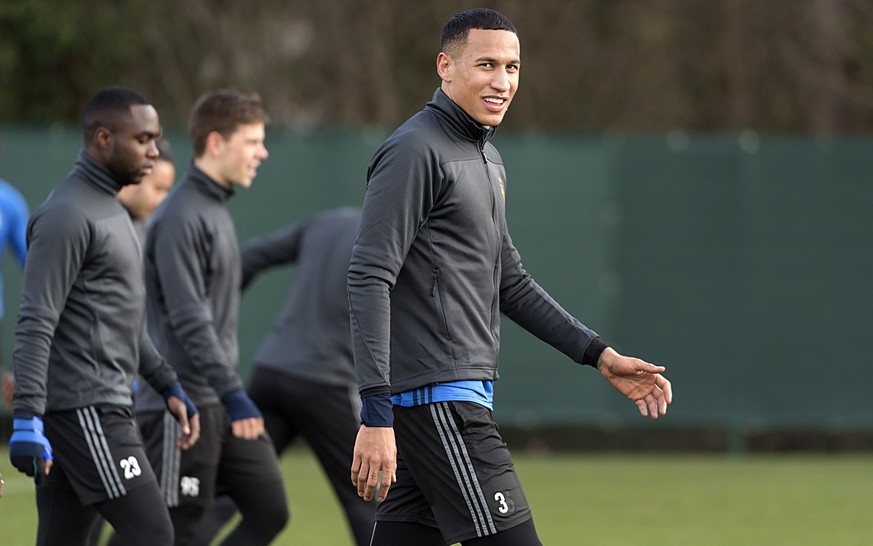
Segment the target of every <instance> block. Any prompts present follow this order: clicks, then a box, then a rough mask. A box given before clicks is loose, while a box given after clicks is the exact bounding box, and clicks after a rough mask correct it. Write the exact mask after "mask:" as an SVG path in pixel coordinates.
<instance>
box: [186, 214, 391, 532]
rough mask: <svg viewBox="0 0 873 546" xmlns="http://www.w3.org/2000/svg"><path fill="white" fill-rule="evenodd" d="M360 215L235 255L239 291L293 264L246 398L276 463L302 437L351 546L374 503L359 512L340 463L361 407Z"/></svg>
mask: <svg viewBox="0 0 873 546" xmlns="http://www.w3.org/2000/svg"><path fill="white" fill-rule="evenodd" d="M360 218H361V211H360V209H357V208H352V207H341V208H337V209H331V210H326V211H321V212H318V213H316V214H313V215H312V216H310V217H308V218H306V219H304V220H302V221H300V222H296V223H294V224H292V225H289V226H286V227H284V228H282V229H279V230H277V231H275V232H273V233H268V234H266V235H262V236H260V237H256V238H254V239H252V240H251V241H249V242H247V243H246V244H245V245H244V246H243V248H242V264H243V287H247V286H249V283H251V282H252V281H253V280H254V279H255V278H256V277H257V276H258V275H260V274H261V273H263V272H265V271H268V270H269V269H271V268H273V267H278V266H281V265H286V264H293V265H294V266H295V267H294V280H293V282H292V283H291V287H290V289H289V290H288V296H287V297H286V299H285V305H284V307H283V308H282V310H281V311H280V312H279V315H278V316H277V317H276V320H275V322H274V323H273V326H272V328H271V329H270V331H269V332H268V333H267V334H266V335H265V336H264V340H263V341H262V342H261V345H260V347H258V350H257V352H256V353H255V357H254V372H253V373H252V377H251V381H250V383H249V388H248V393H249V396H251V398H252V401H254V402H255V404H257V405H258V407H259V408H260V409H261V411H262V412H263V413H264V424H265V426H266V427H267V431H268V432H269V433H270V437H271V438H272V439H273V442H274V443H275V445H276V450H277V451H278V453H280V454H281V453H282V451H283V450H284V449H285V448H286V447H288V446H289V445H290V444H291V443H292V442H293V441H294V440H295V439H297V438H298V437H302V438H303V439H304V440H306V442H307V444H308V445H309V446H310V447H311V448H312V451H313V452H314V453H315V455H316V456H317V457H318V461H319V462H320V463H321V467H322V469H323V470H324V473H325V475H326V476H327V478H328V480H330V483H331V485H332V486H333V489H334V492H335V493H336V495H337V498H338V499H339V501H340V503H341V504H342V507H343V510H344V512H345V515H346V520H347V521H348V523H349V527H350V529H351V531H352V534H353V536H354V538H355V542H356V543H357V544H358V545H359V546H367V545H368V544H369V542H370V534H371V533H372V531H373V515H374V514H375V511H376V506H375V503H367V502H361V499H359V498H358V495H357V490H356V489H355V488H354V487H353V486H352V485H351V484H349V478H348V463H349V458H350V457H351V455H352V448H353V447H354V445H355V435H356V434H357V432H358V426H359V425H360V421H359V420H358V414H359V413H360V409H361V407H360V406H361V403H360V397H359V396H358V393H357V386H356V383H355V365H354V361H353V359H352V339H351V334H350V332H349V299H348V295H347V293H346V275H347V272H348V268H349V257H350V256H351V253H352V246H353V245H354V244H355V237H356V236H357V234H358V222H359V221H360ZM234 511H235V507H234V506H233V504H232V503H231V502H228V501H227V499H226V497H222V498H221V499H220V500H219V501H218V502H216V503H215V505H214V506H213V508H211V509H210V510H209V511H208V512H207V515H206V516H204V518H203V519H204V521H203V522H201V527H200V530H199V532H198V537H197V539H196V540H195V541H194V543H193V544H194V546H205V545H207V544H210V543H211V539H212V537H213V536H214V535H215V534H216V531H217V530H218V529H220V528H221V526H222V525H223V524H224V522H225V521H227V520H228V519H230V517H231V516H232V515H233V513H234Z"/></svg>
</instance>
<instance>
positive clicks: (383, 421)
mask: <svg viewBox="0 0 873 546" xmlns="http://www.w3.org/2000/svg"><path fill="white" fill-rule="evenodd" d="M361 423H362V424H364V425H366V426H368V427H393V426H394V410H393V406H392V404H391V395H390V394H374V395H372V396H367V397H366V398H362V399H361Z"/></svg>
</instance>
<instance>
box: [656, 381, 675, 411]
mask: <svg viewBox="0 0 873 546" xmlns="http://www.w3.org/2000/svg"><path fill="white" fill-rule="evenodd" d="M655 384H656V385H657V386H658V388H659V389H661V390H662V391H663V392H664V400H665V401H666V402H667V403H668V404H670V403H672V402H673V386H672V385H671V384H670V381H668V380H667V378H666V377H664V376H663V375H659V376H658V377H657V379H655Z"/></svg>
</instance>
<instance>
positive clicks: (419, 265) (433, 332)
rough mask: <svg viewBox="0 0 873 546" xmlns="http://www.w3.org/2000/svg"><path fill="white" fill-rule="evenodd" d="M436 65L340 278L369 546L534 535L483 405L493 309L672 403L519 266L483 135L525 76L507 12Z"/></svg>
mask: <svg viewBox="0 0 873 546" xmlns="http://www.w3.org/2000/svg"><path fill="white" fill-rule="evenodd" d="M436 68H437V74H438V75H439V77H440V79H441V85H440V88H439V89H437V90H436V92H435V93H434V95H433V100H431V102H429V103H428V104H427V105H426V106H425V107H424V109H423V110H421V111H420V112H418V113H417V114H415V115H414V116H413V117H412V118H410V119H409V120H408V121H407V122H406V123H404V124H403V125H402V126H401V127H400V128H398V129H397V130H396V131H395V132H394V133H393V134H392V135H391V136H390V137H389V138H388V140H387V141H386V142H385V143H384V144H383V145H382V146H381V147H380V148H379V149H378V150H376V152H375V153H374V155H373V158H372V160H371V162H370V165H369V169H368V173H367V174H368V178H367V190H366V196H365V198H364V206H363V214H362V217H361V227H360V231H359V235H358V240H357V242H356V244H355V248H354V251H353V253H352V259H351V263H350V265H349V280H348V283H349V286H348V290H349V302H350V306H351V311H350V312H351V321H352V341H353V346H354V352H355V367H356V370H357V375H358V386H359V389H360V392H361V397H362V404H363V410H362V412H361V418H362V421H363V425H362V426H361V430H360V432H359V433H358V437H357V441H356V444H355V454H354V459H353V461H352V467H351V479H352V483H354V484H355V485H356V486H357V488H358V492H359V494H360V495H361V496H362V497H363V498H364V499H365V500H369V499H371V498H373V497H374V495H375V496H376V498H377V500H379V501H382V502H381V503H380V504H379V508H378V509H377V512H376V525H375V528H374V532H373V541H372V545H373V546H388V545H404V544H415V545H416V546H430V545H438V544H440V545H441V544H452V543H455V542H461V543H463V544H465V545H468V544H469V545H475V546H498V545H500V546H514V545H525V546H533V545H536V544H540V541H539V538H538V537H537V533H536V530H535V527H534V524H533V516H532V514H531V511H530V507H529V506H528V503H527V500H526V498H525V496H524V492H523V491H522V488H521V484H520V483H519V480H518V476H517V474H516V472H515V468H514V466H513V463H512V457H511V456H510V454H509V451H508V449H507V447H506V444H505V443H504V442H503V440H502V438H501V436H500V433H499V431H498V430H497V426H496V424H495V422H494V419H493V416H492V410H493V399H494V391H493V388H494V382H495V381H496V380H497V379H498V372H497V368H498V366H497V364H498V353H499V348H500V314H501V313H502V314H504V315H506V316H507V317H509V318H510V319H512V320H513V321H514V322H516V323H517V324H519V325H520V326H522V327H523V328H525V329H526V330H528V331H529V332H531V333H532V334H534V335H535V336H537V337H538V338H540V339H541V340H543V341H545V342H546V343H548V344H550V345H552V346H553V347H555V348H556V349H558V350H560V351H561V352H563V353H564V354H566V355H567V356H568V357H569V358H571V359H572V360H574V361H575V362H577V363H579V364H587V365H590V366H593V367H596V368H597V369H598V370H599V371H600V372H601V374H602V375H603V376H604V377H605V378H606V379H607V381H608V382H609V383H610V384H611V385H613V386H614V387H615V388H616V389H618V390H619V391H620V392H621V393H622V394H623V395H625V396H626V397H627V398H629V399H630V400H631V401H633V402H634V404H636V406H637V407H638V408H639V410H640V412H641V413H642V414H643V415H651V416H652V417H658V416H659V415H663V414H664V413H665V412H666V411H667V405H668V404H669V403H670V399H671V390H670V383H669V382H668V381H667V379H666V378H665V377H663V376H662V375H661V373H662V372H663V371H664V368H663V367H661V366H654V365H652V364H650V363H648V362H644V361H642V360H640V359H636V358H630V357H626V356H622V355H620V354H618V353H617V352H616V351H615V350H613V349H612V348H610V347H608V346H607V345H606V344H605V343H604V342H603V341H601V339H600V337H598V335H597V334H596V333H595V332H594V331H592V330H591V329H589V328H588V327H586V326H585V325H583V324H582V323H581V322H579V321H578V320H576V319H575V318H574V317H573V316H572V315H570V314H569V313H568V312H567V311H565V310H564V309H563V308H562V307H561V306H560V305H558V303H557V302H555V300H553V299H552V298H551V297H550V296H549V295H548V293H546V291H545V290H543V289H542V288H541V287H540V286H539V285H538V284H537V283H536V282H535V281H534V280H533V279H532V278H531V277H530V275H528V273H527V272H526V271H525V270H524V268H523V267H522V265H521V258H520V256H519V253H518V252H517V251H516V248H515V246H514V245H513V243H512V239H511V237H510V235H509V229H508V227H507V222H506V217H505V195H506V192H507V191H508V183H507V177H506V171H505V169H504V167H503V160H502V158H501V157H500V154H499V153H498V151H497V149H496V148H495V147H494V146H493V145H492V144H491V142H490V140H491V137H492V136H493V135H494V131H495V127H496V126H497V125H499V124H500V122H501V121H502V120H503V117H504V115H505V114H506V110H507V108H509V104H510V102H511V101H512V98H513V96H514V95H515V91H516V89H517V87H518V78H519V71H520V68H521V48H520V45H519V40H518V36H517V35H516V31H515V27H514V26H513V24H512V22H511V21H510V20H509V19H508V18H507V17H505V16H504V15H502V14H500V13H498V12H496V11H493V10H490V9H473V10H468V11H465V12H462V13H459V14H457V15H455V16H454V17H452V18H451V19H449V21H448V22H446V24H445V26H444V27H443V33H442V40H441V44H440V53H439V54H438V55H437V59H436ZM395 435H396V436H395ZM377 486H381V488H380V489H379V490H378V493H377Z"/></svg>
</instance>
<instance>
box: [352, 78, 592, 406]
mask: <svg viewBox="0 0 873 546" xmlns="http://www.w3.org/2000/svg"><path fill="white" fill-rule="evenodd" d="M493 133H494V129H493V128H483V127H482V126H481V125H479V124H478V123H477V122H476V121H475V120H473V119H472V118H471V117H470V116H469V115H467V114H466V113H465V112H464V111H463V110H462V109H461V108H460V107H458V106H457V105H456V104H455V103H454V102H453V101H452V100H451V99H450V98H449V97H448V96H447V95H446V94H445V93H444V92H443V91H442V90H441V89H437V91H436V93H435V94H434V96H433V100H432V101H431V102H429V103H428V104H427V105H426V106H425V108H424V109H423V110H421V111H420V112H418V113H417V114H416V115H414V116H413V117H412V118H410V119H409V120H408V121H407V122H406V123H404V124H403V125H401V126H400V127H399V128H398V129H397V130H396V131H395V132H394V133H393V134H392V135H391V136H390V137H389V138H388V139H387V140H386V141H385V143H384V144H382V145H381V146H380V147H379V148H378V149H377V150H376V152H375V153H374V155H373V158H372V160H371V161H370V165H369V167H368V171H367V189H366V195H365V198H364V205H363V213H362V217H361V225H360V230H359V235H358V239H357V242H356V244H355V247H354V251H353V252H352V258H351V263H350V265H349V275H348V291H349V303H350V315H351V327H352V342H353V347H354V355H355V367H356V372H357V376H358V387H359V390H360V393H361V396H362V397H365V398H366V397H369V396H373V395H379V396H385V395H387V394H388V393H389V392H390V393H394V394H396V393H401V392H403V391H408V390H412V389H415V388H417V387H422V386H425V385H430V384H434V383H440V382H446V381H459V380H482V381H492V380H496V379H498V372H497V361H498V351H499V346H500V313H501V312H502V313H503V314H505V315H506V316H508V317H509V318H510V319H512V320H513V321H514V322H516V323H518V324H519V325H520V326H522V327H523V328H525V329H526V330H528V331H529V332H531V333H533V334H534V335H536V336H537V337H539V338H540V339H542V340H543V341H545V342H547V343H549V344H550V345H552V346H553V347H555V348H556V349H558V350H560V351H562V352H563V353H564V354H566V355H567V356H569V357H570V358H571V359H573V360H574V361H576V362H578V363H581V364H590V365H596V362H597V359H598V358H599V356H600V353H601V352H602V351H603V349H604V348H605V344H604V343H603V342H602V341H600V339H599V337H597V334H596V333H595V332H593V331H592V330H590V329H588V328H587V327H586V326H584V325H583V324H581V323H580V322H579V321H578V320H576V319H575V318H573V317H572V316H571V315H570V314H569V313H567V312H566V311H565V310H564V309H563V308H561V306H560V305H558V304H557V303H556V302H555V301H554V300H553V299H552V298H551V297H550V296H549V294H548V293H546V291H545V290H543V289H542V288H541V287H540V286H539V285H538V284H537V283H536V282H535V281H534V280H533V279H532V278H531V277H530V275H529V274H528V273H527V272H526V271H525V270H524V268H523V267H522V264H521V259H520V257H519V254H518V252H517V251H516V249H515V246H514V245H513V243H512V239H511V238H510V236H509V231H508V229H507V225H506V218H505V203H504V201H505V194H506V191H507V181H506V172H505V170H504V166H503V161H502V159H501V157H500V154H499V153H498V152H497V149H496V148H495V147H494V146H493V145H492V144H491V143H490V142H489V139H490V138H491V136H492V135H493ZM366 404H367V401H366V400H365V406H366Z"/></svg>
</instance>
